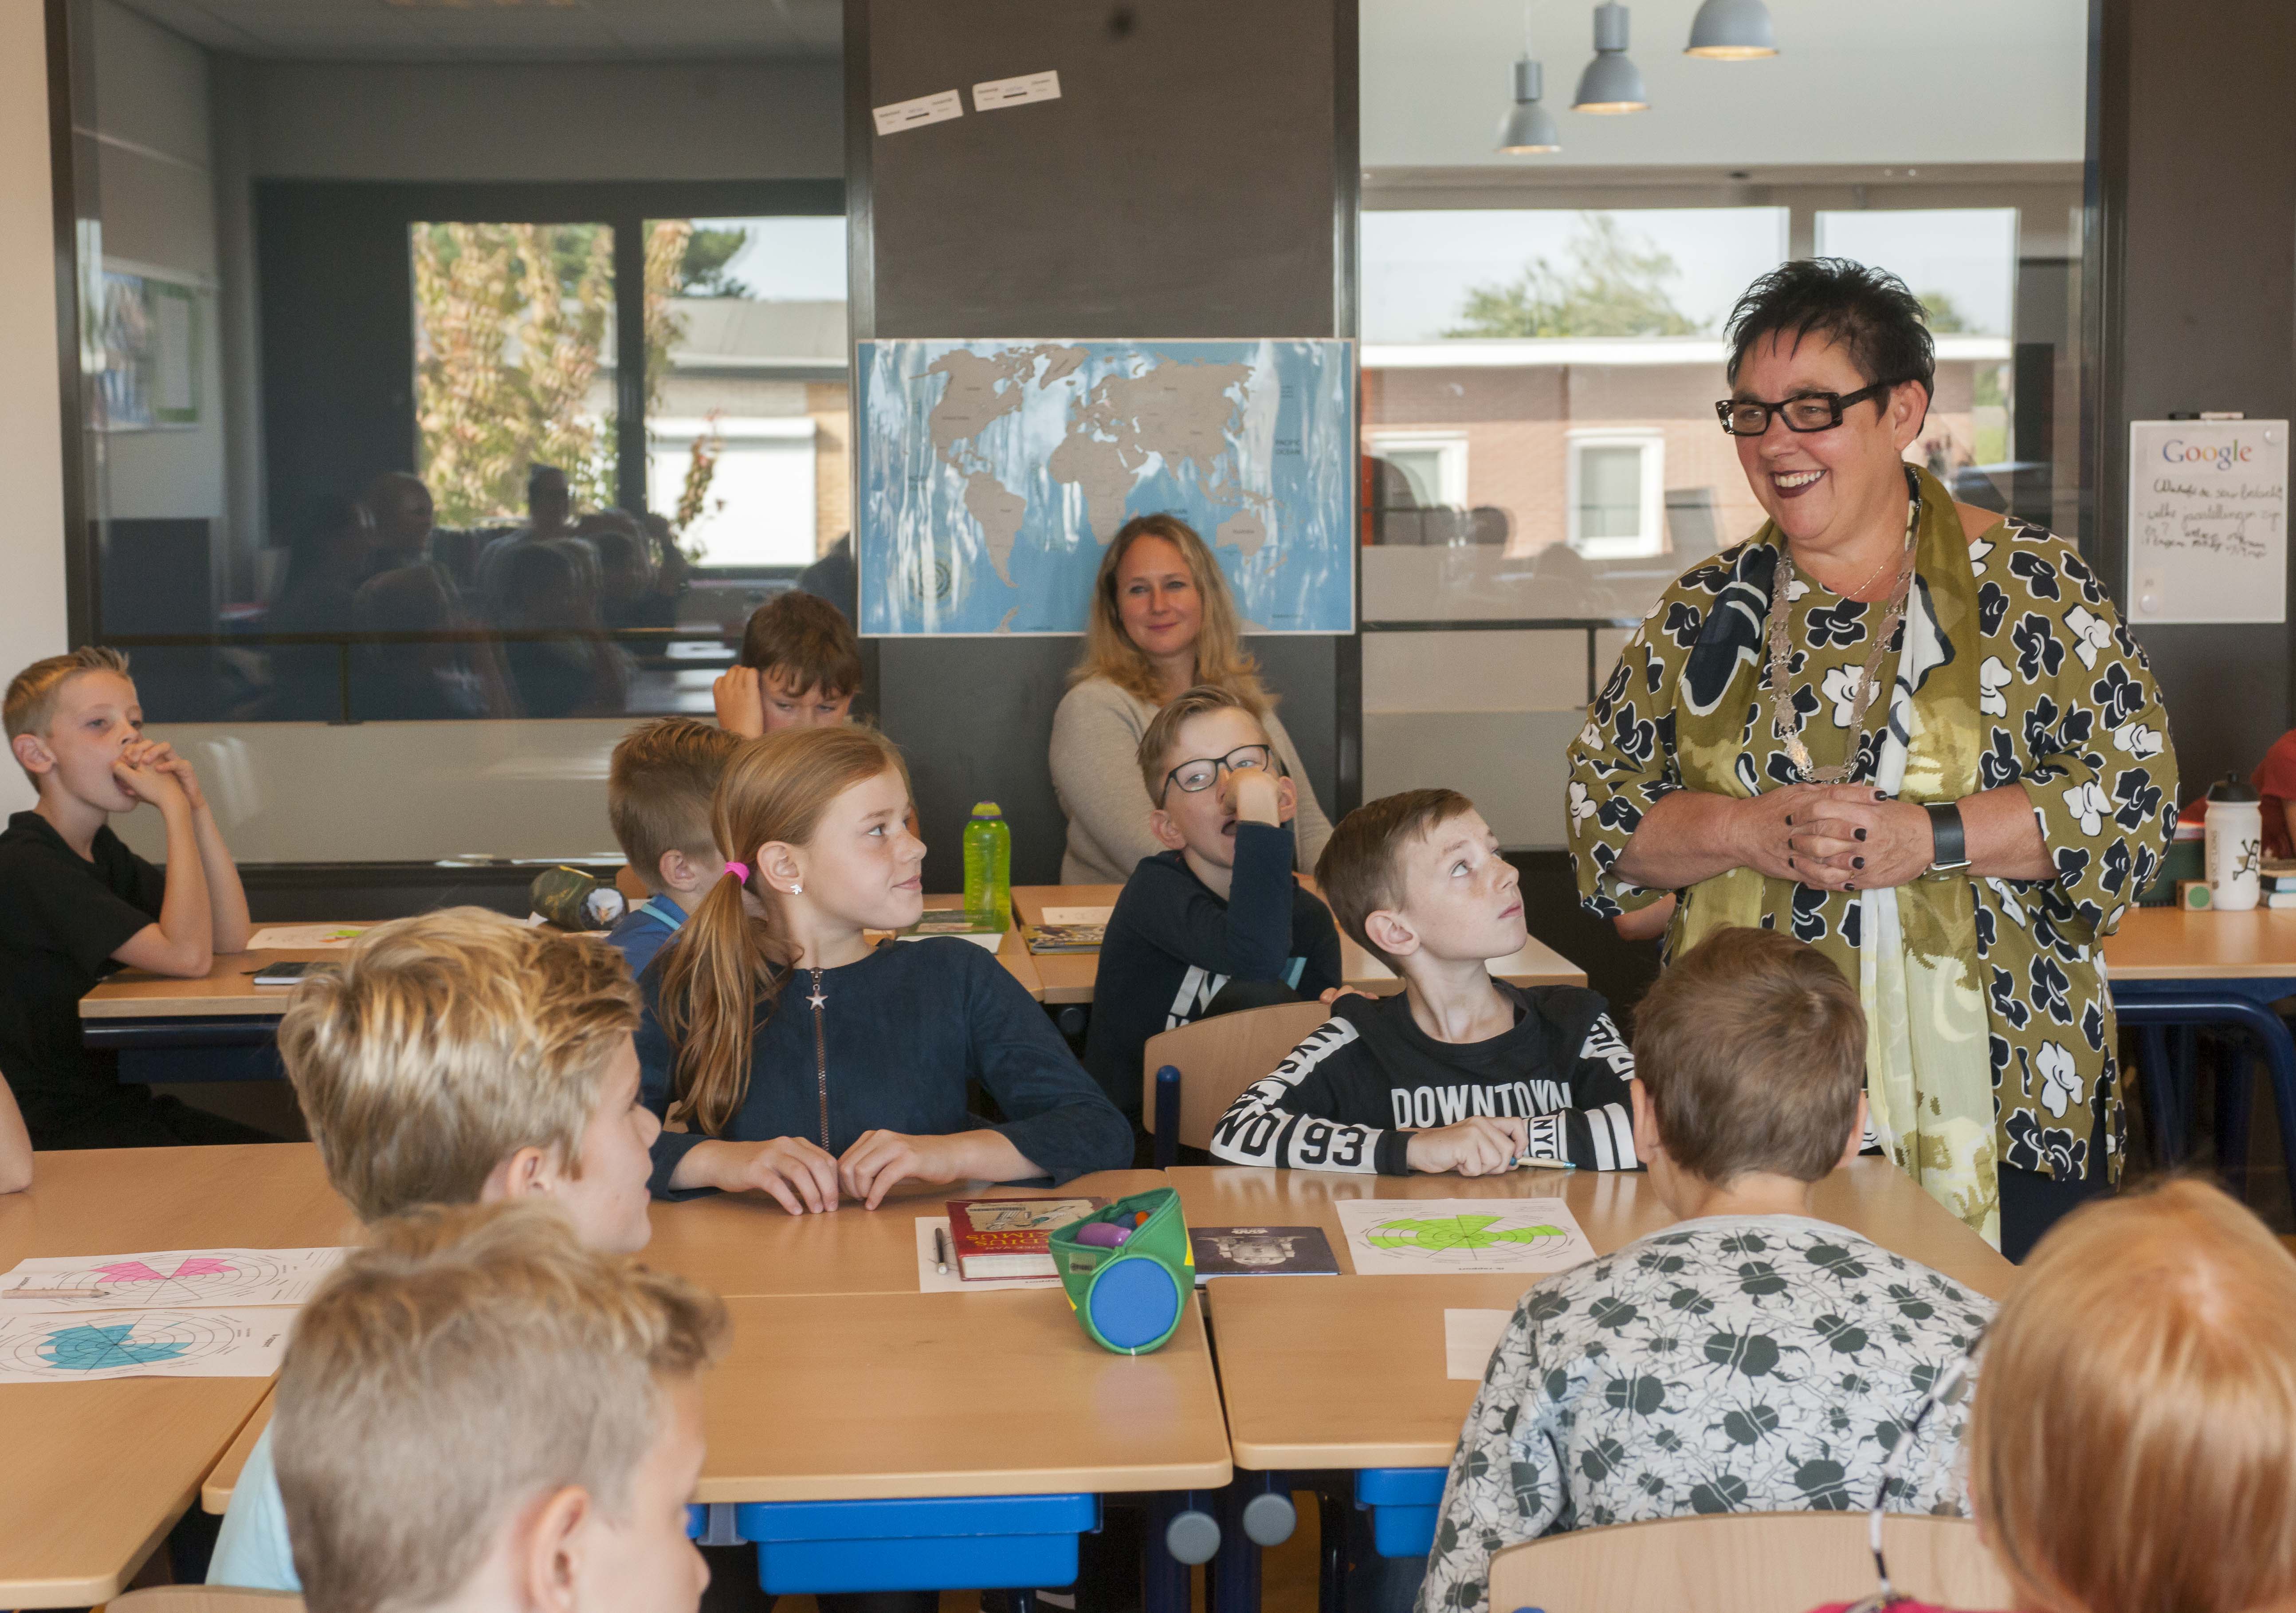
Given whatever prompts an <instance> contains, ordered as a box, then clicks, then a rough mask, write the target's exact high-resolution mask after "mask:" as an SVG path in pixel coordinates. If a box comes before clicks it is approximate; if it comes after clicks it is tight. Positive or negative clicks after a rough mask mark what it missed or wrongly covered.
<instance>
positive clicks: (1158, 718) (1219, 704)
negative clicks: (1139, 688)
mask: <svg viewBox="0 0 2296 1613" xmlns="http://www.w3.org/2000/svg"><path fill="white" fill-rule="evenodd" d="M1213 712H1242V713H1243V715H1244V716H1245V717H1247V718H1248V719H1250V720H1251V726H1252V728H1253V729H1254V731H1256V732H1257V733H1258V734H1259V743H1260V744H1262V745H1265V744H1267V743H1268V739H1267V723H1266V722H1265V721H1264V720H1262V719H1261V715H1260V710H1259V707H1258V706H1255V705H1254V704H1251V701H1250V700H1248V699H1246V698H1245V697H1244V696H1243V695H1240V694H1238V693H1237V692H1235V691H1234V690H1233V689H1229V688H1224V687H1221V686H1220V685H1218V684H1216V683H1200V684H1198V685H1196V686H1195V687H1193V688H1190V689H1183V690H1181V691H1180V693H1178V694H1177V695H1173V696H1172V697H1171V698H1170V699H1169V700H1168V701H1166V702H1165V703H1164V704H1163V705H1162V706H1161V707H1160V708H1159V709H1158V710H1157V712H1156V715H1155V716H1153V717H1152V718H1150V719H1149V720H1148V727H1147V728H1146V730H1145V731H1144V732H1143V733H1142V734H1141V736H1140V748H1139V751H1138V753H1137V756H1136V760H1137V761H1138V762H1139V764H1140V781H1141V783H1143V784H1144V785H1146V786H1148V799H1149V800H1151V801H1152V802H1155V803H1156V804H1157V805H1159V806H1161V805H1163V804H1164V778H1165V775H1166V774H1168V773H1169V772H1170V771H1171V770H1172V768H1173V766H1174V765H1175V764H1176V763H1177V762H1181V761H1187V760H1189V758H1187V757H1185V756H1181V755H1178V754H1177V752H1178V749H1179V746H1180V743H1181V739H1180V730H1181V729H1182V728H1185V727H1187V725H1188V724H1189V723H1191V722H1193V721H1194V720H1196V719H1197V718H1199V717H1209V716H1210V715H1211V714H1212V713H1213Z"/></svg>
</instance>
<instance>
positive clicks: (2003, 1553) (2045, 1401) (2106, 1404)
mask: <svg viewBox="0 0 2296 1613" xmlns="http://www.w3.org/2000/svg"><path fill="white" fill-rule="evenodd" d="M1980 1354H1981V1357H1982V1360H1983V1363H1984V1370H1983V1372H1982V1373H1980V1376H1979V1378H1978V1387H1977V1404H1976V1408H1975V1410H1974V1411H1972V1414H1971V1419H1970V1432H1969V1440H1968V1451H1969V1488H1970V1491H1971V1499H1972V1503H1973V1506H1972V1510H1974V1511H1975V1513H1976V1515H1977V1522H1978V1527H1980V1529H1981V1530H1982V1531H1983V1533H1984V1537H1985V1542H1986V1544H1987V1545H1988V1546H1989V1547H1990V1548H1991V1549H1992V1551H1993V1555H1994V1557H1995V1559H1996V1560H1997V1561H1998V1562H1999V1563H2000V1565H2001V1570H2002V1572H2003V1573H2004V1574H2005V1576H2007V1577H2008V1580H2009V1583H2010V1584H2012V1585H2013V1586H2014V1587H2015V1589H2016V1592H2017V1606H2018V1607H2019V1608H2020V1609H2031V1610H2035V1613H2154V1610H2155V1609H2175V1610H2176V1613H2267V1609H2288V1608H2291V1607H2296V1260H2291V1259H2290V1258H2289V1255H2288V1253H2287V1251H2286V1250H2285V1249H2284V1248H2282V1247H2281V1246H2280V1241H2279V1239H2276V1238H2275V1237H2273V1235H2272V1234H2271V1233H2270V1232H2268V1231H2267V1230H2265V1228H2264V1225H2263V1223H2262V1222H2259V1221H2258V1220H2257V1219H2256V1217H2255V1216H2253V1215H2251V1214H2249V1213H2248V1212H2247V1211H2246V1210H2244V1209H2243V1208H2242V1207H2241V1206H2239V1205H2237V1204H2235V1203H2234V1202H2233V1200H2232V1199H2230V1198H2228V1197H2226V1196H2225V1195H2224V1194H2223V1193H2221V1192H2219V1191H2218V1189H2215V1188H2213V1187H2210V1186H2208V1185H2207V1184H2205V1183H2202V1182H2199V1181H2172V1182H2170V1183H2169V1184H2168V1185H2166V1186H2164V1187H2161V1188H2159V1189H2155V1190H2153V1191H2151V1192H2145V1193H2137V1194H2132V1195H2128V1196H2124V1197H2120V1198H2113V1199H2105V1200H2101V1201H2099V1202H2097V1203H2095V1204H2094V1205H2090V1206H2087V1207H2085V1208H2083V1209H2080V1210H2077V1211H2075V1212H2074V1213H2073V1214H2071V1215H2069V1216H2067V1217H2066V1218H2065V1219H2064V1220H2063V1221H2062V1222H2060V1223H2059V1224H2058V1225H2057V1226H2056V1227H2055V1228H2054V1229H2053V1230H2050V1231H2049V1233H2048V1234H2047V1235H2046V1236H2045V1237H2044V1238H2043V1239H2041V1242H2040V1244H2039V1246H2038V1247H2037V1248H2036V1249H2035V1250H2034V1251H2033V1255H2032V1257H2031V1258H2030V1259H2029V1260H2028V1261H2026V1263H2025V1267H2024V1271H2023V1273H2022V1275H2021V1277H2020V1278H2019V1280H2018V1283H2017V1287H2016V1288H2015V1289H2014V1290H2013V1292H2012V1293H2011V1295H2010V1296H2009V1298H2008V1300H2007V1301H2006V1302H2005V1304H2003V1305H2002V1307H2001V1311H2000V1314H1999V1315H1998V1316H1997V1318H1996V1319H1995V1321H1994V1323H1993V1326H1992V1328H1991V1329H1989V1331H1988V1333H1987V1335H1986V1337H1985V1341H1984V1344H1983V1346H1981V1350H1980ZM1897 1605H1898V1606H1899V1607H1900V1608H1903V1609H1905V1613H1916V1610H1915V1609H1914V1607H1913V1606H1912V1604H1910V1603H1899V1604H1897Z"/></svg>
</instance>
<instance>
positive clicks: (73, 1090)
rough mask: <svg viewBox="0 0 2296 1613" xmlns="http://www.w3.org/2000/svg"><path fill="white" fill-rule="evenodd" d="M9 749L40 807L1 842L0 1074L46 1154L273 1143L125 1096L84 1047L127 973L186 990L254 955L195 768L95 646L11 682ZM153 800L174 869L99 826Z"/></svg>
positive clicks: (112, 1069) (3, 713) (121, 669)
mask: <svg viewBox="0 0 2296 1613" xmlns="http://www.w3.org/2000/svg"><path fill="white" fill-rule="evenodd" d="M0 718H4V720H5V724H6V727H7V731H8V747H9V749H10V751H11V752H12V753H14V755H15V758H16V761H17V764H18V765H19V766H21V768H22V769H24V771H25V773H26V775H27V776H28V777H29V778H30V779H31V780H32V786H33V788H35V789H37V791H38V792H39V794H40V802H39V805H37V807H35V808H34V809H33V810H32V811H29V812H18V813H17V814H16V815H15V816H13V817H12V818H11V819H9V820H8V827H7V831H6V833H4V834H0V1069H4V1070H5V1071H6V1072H7V1074H8V1080H9V1081H10V1082H11V1083H12V1085H13V1086H14V1087H15V1089H16V1099H17V1101H18V1103H19V1104H20V1105H21V1107H22V1108H23V1112H24V1123H25V1126H26V1128H27V1129H28V1130H29V1132H31V1137H32V1145H33V1146H34V1147H35V1148H152V1147H164V1146H166V1145H168V1144H173V1143H205V1142H273V1141H276V1140H277V1139H275V1138H273V1137H269V1136H267V1135H266V1134H265V1133H263V1132H258V1131H256V1130H254V1129H253V1128H252V1127H250V1126H243V1125H241V1124H239V1123H236V1122H234V1121H229V1120H225V1119H222V1118H220V1117H218V1116H216V1115H209V1114H206V1113H204V1112H203V1111H201V1110H198V1109H193V1108H191V1107H187V1106H185V1105H184V1104H182V1103H180V1102H178V1101H176V1099H172V1098H154V1097H153V1096H152V1093H151V1092H150V1090H148V1089H145V1088H143V1087H128V1086H122V1085H120V1083H119V1069H118V1062H117V1058H116V1056H114V1055H110V1054H98V1053H93V1052H91V1051H89V1050H88V1049H86V1048H85V1047H84V1046H82V1045H81V1042H80V1025H79V1000H80V999H81V998H82V997H83V996H85V995H86V993H87V992H88V991H89V989H90V988H92V987H93V986H94V984H95V983H96V982H97V981H99V980H101V979H102V978H103V976H104V975H108V974H110V973H111V971H112V970H113V969H115V968H117V967H119V965H121V964H129V965H132V966H134V967H136V968H139V969H150V970H152V972H153V973H155V974H160V975H178V976H181V977H184V978H186V979H189V978H196V977H198V976H200V975H205V974H206V973H207V972H208V969H209V966H210V965H211V964H212V963H213V961H214V958H215V954H216V953H217V952H236V951H241V950H242V948H244V947H245V946H246V945H247V938H248V932H249V925H248V920H247V897H246V894H245V893H243V892H242V890H241V889H240V884H239V870H238V869H237V868H234V866H233V865H232V860H231V853H230V852H228V851H226V850H225V847H224V844H223V835H222V833H221V831H219V830H218V829H217V827H216V820H215V814H214V813H213V812H211V811H209V810H208V803H207V799H206V797H205V796H203V795H202V794H201V792H200V784H199V779H198V778H197V777H196V776H195V775H194V774H193V771H192V766H191V763H189V762H188V761H184V760H183V758H181V757H179V756H177V755H176V753H175V752H174V751H173V750H172V749H170V748H169V747H168V745H163V744H160V743H157V742H155V741H152V740H147V739H145V738H144V737H143V708H142V706H140V705H139V704H137V703H136V699H135V684H134V683H132V682H130V681H129V680H128V677H127V657H126V656H125V655H122V654H120V653H119V651H117V650H110V649H104V648H102V647H100V646H87V647H86V648H83V649H78V650H75V651H73V652H72V653H71V654H69V655H53V656H50V657H49V658H48V659H47V660H45V661H37V662H33V663H32V664H31V665H30V666H29V667H26V668H25V669H24V670H23V671H21V672H19V673H18V674H17V675H16V677H15V679H14V681H12V683H10V684H9V686H8V693H7V695H6V698H5V700H4V702H0ZM144 802H149V803H151V804H152V806H154V807H156V808H158V809H159V811H160V817H162V818H163V819H166V820H167V826H168V871H167V872H164V873H163V872H162V871H161V870H160V869H159V868H154V867H152V865H151V864H150V863H148V862H146V861H144V860H143V859H142V858H141V857H138V856H137V855H136V854H135V852H131V851H129V850H128V849H127V846H126V845H125V844H122V843H121V841H120V839H119V836H118V835H115V834H113V833H112V832H111V828H110V827H109V826H108V825H107V824H106V823H105V821H104V820H105V819H107V818H109V817H110V816H111V814H112V813H114V812H126V811H133V810H134V809H135V807H136V806H138V805H140V804H142V803H144Z"/></svg>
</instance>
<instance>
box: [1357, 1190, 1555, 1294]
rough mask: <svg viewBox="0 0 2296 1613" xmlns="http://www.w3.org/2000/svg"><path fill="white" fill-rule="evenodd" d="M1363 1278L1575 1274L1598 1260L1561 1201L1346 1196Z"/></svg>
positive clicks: (1551, 1199) (1553, 1199) (1541, 1199)
mask: <svg viewBox="0 0 2296 1613" xmlns="http://www.w3.org/2000/svg"><path fill="white" fill-rule="evenodd" d="M1333 1207H1334V1208H1336V1209H1337V1210H1338V1211H1339V1213H1340V1225H1341V1229H1342V1230H1345V1231H1346V1233H1347V1235H1348V1253H1349V1255H1350V1256H1351V1257H1352V1258H1353V1259H1354V1261H1355V1266H1356V1274H1357V1276H1359V1277H1391V1276H1398V1275H1400V1276H1428V1275H1438V1274H1439V1275H1443V1276H1458V1275H1460V1274H1461V1273H1463V1272H1468V1273H1472V1272H1480V1271H1520V1272H1524V1273H1527V1274H1529V1275H1531V1276H1542V1275H1545V1274H1546V1273H1547V1272H1550V1271H1569V1270H1570V1268H1571V1267H1572V1266H1575V1265H1578V1264H1579V1263H1581V1262H1582V1261H1588V1260H1592V1259H1594V1258H1595V1246H1594V1245H1593V1244H1591V1243H1589V1242H1587V1234H1586V1233H1585V1232H1584V1231H1582V1230H1579V1222H1578V1220H1577V1218H1576V1217H1574V1216H1573V1215H1572V1214H1570V1206H1569V1205H1567V1204H1565V1203H1563V1202H1562V1200H1561V1199H1559V1198H1342V1199H1341V1200H1340V1201H1339V1203H1338V1204H1337V1205H1336V1206H1333Z"/></svg>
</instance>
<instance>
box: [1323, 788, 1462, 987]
mask: <svg viewBox="0 0 2296 1613" xmlns="http://www.w3.org/2000/svg"><path fill="white" fill-rule="evenodd" d="M1474 810H1475V803H1474V802H1472V801H1470V800H1468V799H1467V798H1466V797H1465V796H1464V795H1462V794H1459V792H1458V791H1456V790H1405V791H1403V792H1402V793H1400V794H1394V795H1382V796H1381V797H1380V798H1379V799H1378V800H1377V801H1366V802H1364V803H1363V805H1361V806H1359V807H1357V809H1356V810H1355V811H1352V812H1349V814H1348V815H1347V816H1346V817H1344V818H1342V819H1340V821H1339V824H1338V827H1335V828H1333V830H1332V837H1331V838H1330V839H1329V840H1327V841H1325V842H1324V854H1323V855H1322V856H1321V857H1319V858H1317V859H1316V885H1317V886H1318V887H1320V888H1321V889H1322V891H1323V893H1324V901H1327V902H1329V903H1330V904H1331V907H1332V917H1333V918H1336V919H1338V920H1339V921H1340V927H1341V929H1343V930H1345V931H1346V932H1347V933H1348V934H1349V936H1350V937H1351V938H1352V939H1353V940H1354V942H1355V943H1356V944H1357V946H1359V947H1361V948H1363V950H1364V951H1366V952H1369V953H1370V954H1371V955H1372V956H1373V957H1374V958H1376V959H1379V960H1380V961H1381V962H1382V963H1384V964H1386V965H1387V966H1388V967H1390V968H1393V967H1395V959H1394V958H1393V957H1391V956H1390V955H1389V954H1388V953H1386V952H1384V951H1381V950H1380V948H1379V947H1378V946H1376V945H1375V944H1374V942H1373V941H1372V938H1371V936H1370V934H1368V933H1366V932H1365V929H1364V920H1365V919H1366V918H1370V917H1371V916H1372V915H1373V914H1374V913H1376V912H1379V911H1381V910H1382V909H1386V910H1389V911H1392V910H1394V909H1396V908H1397V907H1398V906H1400V905H1401V904H1402V901H1403V881H1402V878H1401V876H1400V874H1399V872H1398V866H1397V865H1398V862H1399V860H1400V859H1401V854H1402V852H1403V848H1404V846H1405V845H1406V844H1407V843H1408V842H1410V841H1412V840H1414V839H1416V838H1417V837H1418V836H1420V835H1425V834H1428V833H1430V832H1431V831H1432V830H1433V829H1435V828H1436V827H1438V826H1439V825H1441V824H1445V823H1448V822H1449V821H1450V820H1451V819H1454V818H1456V817H1459V816H1461V815H1462V814H1463V813H1466V812H1472V811H1474Z"/></svg>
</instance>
